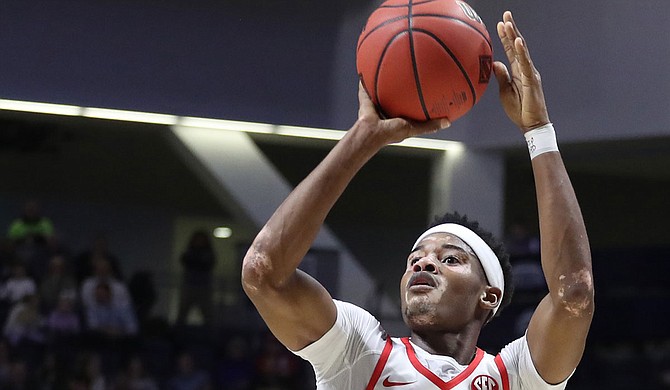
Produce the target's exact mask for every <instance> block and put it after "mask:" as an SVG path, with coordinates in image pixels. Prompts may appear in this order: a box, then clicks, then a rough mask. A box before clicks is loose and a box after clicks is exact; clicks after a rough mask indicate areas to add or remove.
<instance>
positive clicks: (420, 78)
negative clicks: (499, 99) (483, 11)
mask: <svg viewBox="0 0 670 390" xmlns="http://www.w3.org/2000/svg"><path fill="white" fill-rule="evenodd" d="M492 65H493V59H492V46H491V38H490V37H489V34H488V32H487V30H486V26H485V25H484V23H483V22H482V20H481V18H480V17H479V16H478V15H477V13H476V12H475V10H474V9H472V7H471V6H470V5H468V4H467V3H465V2H463V1H459V0H387V1H385V2H383V3H382V4H381V5H380V6H379V7H378V8H377V9H375V11H374V12H373V13H372V14H371V15H370V17H369V18H368V21H367V23H366V25H365V28H364V29H363V32H362V33H361V35H360V37H359V38H358V47H357V49H356V66H357V68H358V74H359V76H360V79H361V82H362V83H363V86H364V88H365V90H366V91H367V92H368V94H369V95H370V98H371V99H372V101H373V102H374V104H375V105H376V106H377V109H378V110H379V113H380V114H381V115H382V116H384V117H387V118H391V117H403V118H407V119H413V120H418V121H425V120H430V119H436V118H448V119H449V120H450V121H452V122H453V121H455V120H456V119H457V118H459V117H461V116H463V115H464V114H465V113H467V112H468V111H469V110H470V109H471V108H472V107H473V106H474V105H475V104H476V103H477V102H478V101H479V99H481V96H482V94H483V93H484V91H485V90H486V86H487V85H488V82H489V79H490V77H491V68H492Z"/></svg>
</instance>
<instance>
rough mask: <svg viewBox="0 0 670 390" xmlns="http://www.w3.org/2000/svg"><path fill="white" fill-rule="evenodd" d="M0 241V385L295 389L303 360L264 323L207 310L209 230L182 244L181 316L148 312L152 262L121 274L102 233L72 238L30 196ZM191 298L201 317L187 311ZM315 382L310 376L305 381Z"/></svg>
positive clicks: (14, 389)
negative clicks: (238, 322) (74, 243)
mask: <svg viewBox="0 0 670 390" xmlns="http://www.w3.org/2000/svg"><path fill="white" fill-rule="evenodd" d="M7 226H8V227H7V230H6V232H7V233H6V235H5V237H3V239H2V241H0V242H1V245H0V324H2V337H1V338H0V389H4V390H19V389H40V390H49V389H68V390H79V389H93V390H108V389H118V390H121V389H128V390H152V389H170V390H205V389H231V390H236V389H238V390H241V389H252V390H275V389H276V390H281V389H301V388H305V386H309V384H310V380H311V378H310V377H309V375H310V373H311V372H310V371H309V367H306V366H305V363H304V362H303V361H302V360H300V359H299V358H297V357H295V356H294V355H292V354H291V353H290V352H288V351H286V350H285V349H284V348H283V347H282V346H281V345H280V344H278V342H277V341H276V339H274V337H272V336H271V335H270V334H268V333H267V332H263V331H260V332H259V331H254V330H251V329H249V330H248V331H239V330H231V329H225V328H221V327H217V326H215V324H213V323H212V322H213V321H212V310H213V306H212V296H213V285H212V283H213V282H212V276H211V275H212V269H213V267H214V265H215V261H216V259H215V256H214V252H213V250H212V248H211V243H210V242H209V237H208V235H207V234H206V233H205V232H202V231H198V232H194V233H193V236H192V238H191V240H190V242H189V245H188V247H187V248H185V249H184V252H183V253H182V254H181V257H180V260H181V265H182V271H183V272H182V286H181V293H180V303H179V310H178V311H179V312H178V315H177V321H176V322H175V323H174V324H170V323H169V322H168V321H167V319H165V318H161V317H158V316H155V315H153V314H152V309H153V307H154V305H155V303H156V301H157V299H158V296H157V292H156V291H157V289H156V287H155V286H154V283H153V278H152V275H151V273H150V272H146V271H138V272H135V273H134V274H133V275H130V276H128V275H124V269H123V262H122V261H120V259H118V258H117V256H116V255H115V254H114V252H113V250H111V248H109V245H108V242H107V240H106V238H105V236H104V235H98V236H96V237H95V238H94V239H93V240H92V242H91V243H90V245H89V246H88V247H87V248H79V250H75V249H73V248H70V247H69V246H68V244H67V243H66V242H61V241H60V240H59V239H58V237H57V235H56V229H55V228H54V224H53V222H52V221H51V220H50V219H49V218H48V217H47V216H45V215H43V214H42V211H41V209H40V205H39V203H38V202H37V201H33V200H31V201H27V202H26V203H25V205H24V207H23V210H21V212H20V215H17V217H16V218H15V219H14V220H12V221H8V224H7ZM195 308H197V309H198V310H199V311H200V313H201V314H202V319H203V321H202V324H198V325H192V324H189V323H187V321H186V319H187V316H188V313H189V311H190V310H192V309H195ZM312 388H313V384H312Z"/></svg>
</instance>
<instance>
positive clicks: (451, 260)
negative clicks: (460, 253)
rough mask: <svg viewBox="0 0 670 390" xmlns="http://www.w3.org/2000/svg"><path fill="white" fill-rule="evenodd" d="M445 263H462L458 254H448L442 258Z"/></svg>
mask: <svg viewBox="0 0 670 390" xmlns="http://www.w3.org/2000/svg"><path fill="white" fill-rule="evenodd" d="M441 261H442V263H443V264H458V263H460V260H458V258H457V257H456V256H447V257H445V258H443V259H442V260H441Z"/></svg>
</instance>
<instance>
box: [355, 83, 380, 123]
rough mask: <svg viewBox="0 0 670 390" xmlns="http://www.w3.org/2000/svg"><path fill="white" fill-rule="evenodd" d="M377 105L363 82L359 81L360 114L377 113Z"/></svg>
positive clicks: (360, 115)
mask: <svg viewBox="0 0 670 390" xmlns="http://www.w3.org/2000/svg"><path fill="white" fill-rule="evenodd" d="M375 112H376V111H375V105H374V103H372V100H371V99H370V96H369V95H368V93H367V91H365V88H364V87H363V83H361V82H360V81H359V82H358V116H359V117H362V116H364V115H369V114H372V113H375Z"/></svg>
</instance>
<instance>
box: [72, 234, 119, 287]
mask: <svg viewBox="0 0 670 390" xmlns="http://www.w3.org/2000/svg"><path fill="white" fill-rule="evenodd" d="M99 258H104V259H107V261H108V262H109V265H110V267H111V272H112V276H114V277H115V278H116V279H118V280H123V274H122V272H121V265H120V264H119V259H118V258H117V257H116V255H115V254H114V253H112V251H111V250H110V249H109V241H108V240H107V237H106V236H105V235H104V234H98V235H96V236H95V237H94V238H93V242H92V243H91V245H90V247H89V248H88V249H86V250H84V251H83V252H81V253H80V254H79V255H77V257H75V259H74V274H75V278H76V279H77V282H78V283H81V282H83V281H84V280H85V279H86V278H88V277H90V276H92V275H93V273H94V270H95V261H96V259H99Z"/></svg>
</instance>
